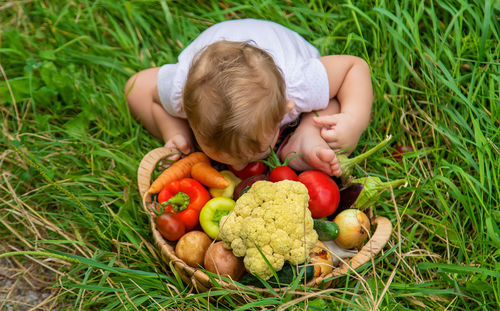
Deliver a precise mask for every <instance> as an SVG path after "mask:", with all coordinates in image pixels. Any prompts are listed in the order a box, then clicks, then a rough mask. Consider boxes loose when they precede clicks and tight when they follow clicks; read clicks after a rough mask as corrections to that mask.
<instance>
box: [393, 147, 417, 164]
mask: <svg viewBox="0 0 500 311" xmlns="http://www.w3.org/2000/svg"><path fill="white" fill-rule="evenodd" d="M408 152H413V148H412V147H411V146H403V145H399V146H397V147H396V151H394V152H393V153H392V156H393V157H394V159H396V160H399V159H401V156H402V155H403V154H404V153H408Z"/></svg>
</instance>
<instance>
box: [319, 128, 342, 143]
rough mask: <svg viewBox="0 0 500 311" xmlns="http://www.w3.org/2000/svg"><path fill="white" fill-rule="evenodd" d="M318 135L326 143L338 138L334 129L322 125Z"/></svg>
mask: <svg viewBox="0 0 500 311" xmlns="http://www.w3.org/2000/svg"><path fill="white" fill-rule="evenodd" d="M320 135H321V138H323V139H324V140H325V141H326V142H327V143H333V142H336V141H337V140H338V139H337V134H336V132H335V130H334V129H329V128H326V127H323V128H321V131H320Z"/></svg>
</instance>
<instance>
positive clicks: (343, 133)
mask: <svg viewBox="0 0 500 311" xmlns="http://www.w3.org/2000/svg"><path fill="white" fill-rule="evenodd" d="M313 121H314V123H315V124H317V125H321V126H322V128H321V131H320V135H321V137H322V138H323V139H324V140H325V141H326V142H327V144H328V145H329V146H330V148H332V149H333V150H343V151H346V152H347V153H351V152H352V151H353V150H354V148H355V147H356V145H357V144H358V140H359V138H360V136H361V134H362V133H363V129H362V128H360V126H359V124H358V122H357V120H356V118H355V117H353V116H352V115H350V114H347V113H338V114H333V115H325V116H320V117H314V118H313Z"/></svg>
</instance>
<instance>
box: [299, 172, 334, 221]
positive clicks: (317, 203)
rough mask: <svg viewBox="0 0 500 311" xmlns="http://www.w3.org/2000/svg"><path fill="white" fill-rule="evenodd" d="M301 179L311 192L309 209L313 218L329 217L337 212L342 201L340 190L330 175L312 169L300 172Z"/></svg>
mask: <svg viewBox="0 0 500 311" xmlns="http://www.w3.org/2000/svg"><path fill="white" fill-rule="evenodd" d="M299 181H300V182H301V183H303V184H304V185H305V186H306V188H307V190H308V192H309V210H310V211H311V215H312V217H313V218H322V217H327V216H329V215H331V214H333V213H334V212H335V210H336V209H337V207H338V205H339V201H340V191H339V187H338V186H337V184H336V183H335V181H333V179H332V178H331V177H330V176H328V175H327V174H325V173H323V172H321V171H317V170H311V171H305V172H302V173H300V175H299Z"/></svg>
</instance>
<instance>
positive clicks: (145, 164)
mask: <svg viewBox="0 0 500 311" xmlns="http://www.w3.org/2000/svg"><path fill="white" fill-rule="evenodd" d="M177 153H178V151H177V150H175V149H170V148H166V147H160V148H156V149H153V150H151V151H150V152H148V153H147V154H146V155H145V156H144V157H143V159H142V160H141V162H140V164H139V168H138V171H137V183H138V187H139V192H140V194H141V198H142V207H143V209H144V211H145V212H146V213H147V214H148V215H149V221H150V225H151V231H152V234H153V239H154V241H155V243H156V246H157V247H158V249H159V251H160V254H161V257H162V259H163V260H164V261H165V262H166V263H168V264H169V265H170V266H171V267H173V268H174V269H175V272H177V273H178V274H179V276H180V277H181V279H182V280H183V281H184V282H185V283H187V284H192V285H193V286H194V287H195V289H196V290H198V291H207V290H209V289H210V288H212V287H215V286H221V287H223V288H227V289H232V290H238V289H241V287H240V286H238V285H237V284H235V283H232V282H227V281H225V280H224V279H222V277H219V278H218V279H217V282H218V285H215V284H214V283H213V282H212V280H211V278H210V277H209V276H208V275H207V274H206V273H205V272H204V271H203V270H202V269H199V268H194V267H191V266H189V265H188V264H186V263H185V262H184V261H183V260H181V259H180V258H179V257H177V255H176V254H175V248H174V245H175V243H173V242H169V241H167V240H165V239H164V238H163V236H162V235H161V234H160V232H159V231H158V229H157V228H156V223H155V221H154V220H155V217H156V214H155V213H154V211H153V207H152V203H153V202H152V196H151V195H149V194H148V189H149V186H150V184H151V178H152V176H153V173H154V171H155V169H156V167H157V164H158V163H159V162H160V161H161V160H162V159H165V158H167V157H169V156H172V155H175V154H177ZM371 222H372V224H373V225H376V226H377V227H376V229H375V231H374V233H373V234H372V235H371V237H370V239H369V240H368V241H367V242H366V244H365V245H364V246H363V247H362V248H361V250H360V251H359V252H358V253H357V254H356V255H354V256H353V257H352V258H350V259H347V260H340V265H339V266H337V267H334V269H333V271H332V272H330V273H328V274H326V275H324V276H319V277H315V278H313V279H312V280H310V281H309V282H307V283H306V284H305V286H307V287H318V286H320V285H323V286H325V287H330V285H331V284H332V281H333V279H334V278H335V277H338V276H342V275H345V274H347V273H348V272H349V271H352V270H355V269H356V268H358V267H360V266H361V265H363V264H365V263H367V262H368V261H370V260H373V259H374V258H375V256H376V255H377V254H378V253H379V252H380V251H381V250H382V248H383V247H384V246H385V244H386V243H387V241H388V240H389V238H390V235H391V233H392V224H391V222H390V220H389V219H388V218H386V217H381V216H374V217H373V218H372V219H371ZM213 243H215V241H214V242H213ZM245 286H246V285H245ZM246 287H248V288H251V289H253V290H256V291H259V292H262V293H267V292H268V290H267V289H265V288H258V287H254V286H246ZM286 289H287V288H286V287H285V288H274V290H275V291H276V292H283V291H286Z"/></svg>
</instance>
